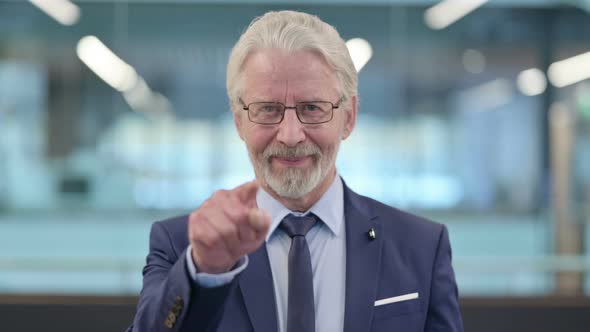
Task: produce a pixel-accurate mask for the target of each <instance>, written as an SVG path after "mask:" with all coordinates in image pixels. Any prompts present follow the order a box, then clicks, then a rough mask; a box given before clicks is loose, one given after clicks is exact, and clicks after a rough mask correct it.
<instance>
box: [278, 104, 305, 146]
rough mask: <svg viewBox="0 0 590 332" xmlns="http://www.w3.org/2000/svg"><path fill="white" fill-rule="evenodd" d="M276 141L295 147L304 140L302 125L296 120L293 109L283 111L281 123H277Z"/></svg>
mask: <svg viewBox="0 0 590 332" xmlns="http://www.w3.org/2000/svg"><path fill="white" fill-rule="evenodd" d="M277 140H278V141H279V142H281V143H283V144H285V145H286V146H291V147H292V146H296V145H297V144H299V143H301V142H303V141H304V140H305V132H304V131H303V124H302V123H301V122H300V121H299V119H298V118H297V114H296V113H295V110H294V109H287V110H285V115H284V117H283V121H281V123H279V131H278V133H277Z"/></svg>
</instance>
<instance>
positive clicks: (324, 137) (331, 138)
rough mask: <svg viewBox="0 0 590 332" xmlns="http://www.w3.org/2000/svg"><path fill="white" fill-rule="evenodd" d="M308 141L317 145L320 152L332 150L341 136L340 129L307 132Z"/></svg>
mask: <svg viewBox="0 0 590 332" xmlns="http://www.w3.org/2000/svg"><path fill="white" fill-rule="evenodd" d="M307 136H308V137H309V139H310V140H311V141H312V142H313V143H315V144H317V145H318V146H319V147H320V148H321V149H322V150H325V149H327V148H332V147H333V146H334V145H336V144H338V142H339V141H340V138H341V136H342V131H341V128H335V127H332V128H324V129H322V130H317V131H310V132H308V135H307Z"/></svg>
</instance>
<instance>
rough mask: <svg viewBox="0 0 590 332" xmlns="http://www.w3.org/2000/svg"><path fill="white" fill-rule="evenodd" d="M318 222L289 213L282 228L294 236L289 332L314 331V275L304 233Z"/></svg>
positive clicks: (290, 260) (289, 294) (311, 215)
mask: <svg viewBox="0 0 590 332" xmlns="http://www.w3.org/2000/svg"><path fill="white" fill-rule="evenodd" d="M316 221H317V217H316V216H315V215H313V214H309V215H306V216H303V217H296V216H294V215H292V214H290V215H288V216H286V217H285V219H283V221H282V222H281V225H280V228H281V229H282V230H283V231H285V233H287V234H288V235H289V236H290V237H291V248H290V249H289V293H288V296H287V297H288V299H289V300H288V308H287V332H314V331H315V305H314V303H315V302H314V300H313V272H312V269H311V255H310V253H309V247H308V246H307V241H306V240H305V234H307V232H308V231H309V230H310V229H311V228H312V227H313V225H314V224H315V222H316Z"/></svg>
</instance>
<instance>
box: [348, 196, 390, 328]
mask: <svg viewBox="0 0 590 332" xmlns="http://www.w3.org/2000/svg"><path fill="white" fill-rule="evenodd" d="M344 218H345V222H346V300H345V301H346V304H345V309H344V332H355V331H369V329H370V324H371V318H372V314H373V308H374V305H375V298H376V295H377V281H378V274H379V267H380V264H381V247H382V241H383V239H382V236H380V235H381V234H380V233H381V232H380V227H379V226H380V225H379V224H378V223H377V221H376V217H375V216H372V215H371V211H369V209H368V207H367V205H366V204H364V200H363V198H362V197H360V196H358V195H357V194H355V193H354V192H352V191H351V190H350V189H348V187H346V186H345V187H344ZM371 228H374V229H375V233H376V238H375V239H374V240H371V239H370V238H369V235H368V232H369V230H370V229H371Z"/></svg>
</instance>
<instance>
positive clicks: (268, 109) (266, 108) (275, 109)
mask: <svg viewBox="0 0 590 332" xmlns="http://www.w3.org/2000/svg"><path fill="white" fill-rule="evenodd" d="M280 111H281V107H280V106H279V105H275V104H260V105H256V112H260V113H279V112H280Z"/></svg>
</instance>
